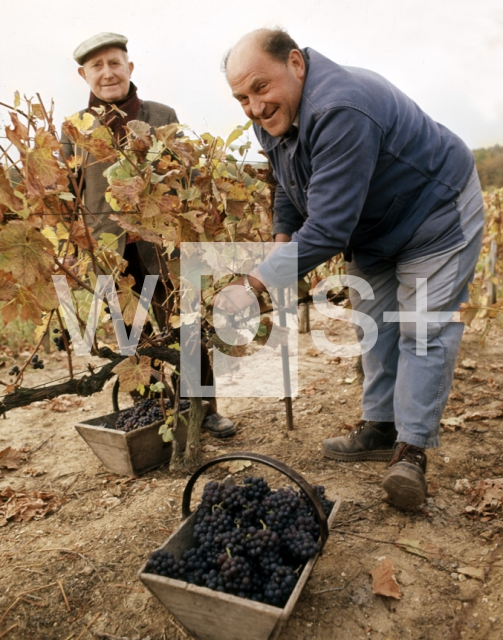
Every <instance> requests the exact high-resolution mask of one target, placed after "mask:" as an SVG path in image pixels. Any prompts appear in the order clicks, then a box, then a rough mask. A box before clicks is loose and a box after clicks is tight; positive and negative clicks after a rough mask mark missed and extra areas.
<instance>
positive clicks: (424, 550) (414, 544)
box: [395, 538, 442, 560]
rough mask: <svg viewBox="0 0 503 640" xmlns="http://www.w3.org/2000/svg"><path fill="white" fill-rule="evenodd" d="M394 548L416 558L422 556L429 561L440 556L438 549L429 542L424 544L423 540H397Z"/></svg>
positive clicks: (440, 551) (440, 552)
mask: <svg viewBox="0 0 503 640" xmlns="http://www.w3.org/2000/svg"><path fill="white" fill-rule="evenodd" d="M395 544H396V546H397V547H399V548H400V549H403V550H404V551H407V552H408V553H413V554H415V555H416V556H422V557H423V558H427V559H428V560H431V559H432V558H438V557H439V556H440V555H441V554H442V550H441V549H440V547H437V545H436V544H432V543H431V542H425V541H423V540H410V539H409V538H399V539H398V540H397V541H396V542H395Z"/></svg>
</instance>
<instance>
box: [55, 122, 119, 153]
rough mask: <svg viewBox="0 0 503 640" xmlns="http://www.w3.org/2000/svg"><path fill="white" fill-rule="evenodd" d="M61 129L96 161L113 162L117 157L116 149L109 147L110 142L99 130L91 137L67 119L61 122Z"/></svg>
mask: <svg viewBox="0 0 503 640" xmlns="http://www.w3.org/2000/svg"><path fill="white" fill-rule="evenodd" d="M98 128H100V127H98ZM62 129H63V132H64V133H65V134H66V135H67V136H68V138H69V139H70V140H71V141H72V142H74V143H75V144H76V145H77V146H78V147H80V148H81V149H83V150H84V151H88V152H89V153H90V154H92V155H93V156H94V158H95V159H96V160H97V161H98V162H113V161H114V160H116V159H117V151H115V149H113V148H112V147H111V145H110V142H108V141H107V140H103V138H102V137H101V134H100V133H99V132H98V133H96V134H95V135H94V136H93V137H91V136H86V135H84V134H83V133H81V132H80V131H79V130H78V129H77V127H76V126H75V125H74V124H72V123H71V122H70V121H69V120H65V122H63V125H62ZM93 133H94V132H93Z"/></svg>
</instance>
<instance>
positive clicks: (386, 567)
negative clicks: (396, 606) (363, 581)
mask: <svg viewBox="0 0 503 640" xmlns="http://www.w3.org/2000/svg"><path fill="white" fill-rule="evenodd" d="M370 574H371V576H372V579H373V580H372V592H373V593H375V594H376V595H378V596H386V597H388V598H396V599H397V600H400V598H401V597H402V592H401V591H400V587H399V586H398V582H397V581H396V578H395V568H394V567H393V563H392V562H391V560H390V559H389V558H386V559H385V560H384V561H383V562H382V564H380V565H379V566H378V567H376V568H375V569H373V570H372V571H371V572H370Z"/></svg>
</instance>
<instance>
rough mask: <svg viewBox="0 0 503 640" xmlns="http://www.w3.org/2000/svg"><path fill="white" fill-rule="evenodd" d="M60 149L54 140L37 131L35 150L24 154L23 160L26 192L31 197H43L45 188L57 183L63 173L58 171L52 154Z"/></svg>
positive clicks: (42, 130) (60, 170) (51, 136)
mask: <svg viewBox="0 0 503 640" xmlns="http://www.w3.org/2000/svg"><path fill="white" fill-rule="evenodd" d="M60 148H61V145H60V143H59V142H58V141H57V140H56V138H55V137H54V136H53V135H52V134H51V133H49V132H48V131H45V130H44V129H39V130H38V131H37V133H36V134H35V148H34V149H33V150H31V149H30V150H29V151H28V152H27V153H26V158H25V160H24V164H25V174H26V181H25V184H26V191H27V193H28V195H29V196H31V197H37V196H39V197H43V196H44V194H45V189H46V187H51V186H53V185H56V184H57V183H58V180H59V179H60V178H63V177H64V176H65V172H64V171H62V169H60V167H59V164H58V161H57V159H56V156H55V155H54V153H55V152H56V151H59V150H60Z"/></svg>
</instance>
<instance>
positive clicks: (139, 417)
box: [112, 398, 190, 433]
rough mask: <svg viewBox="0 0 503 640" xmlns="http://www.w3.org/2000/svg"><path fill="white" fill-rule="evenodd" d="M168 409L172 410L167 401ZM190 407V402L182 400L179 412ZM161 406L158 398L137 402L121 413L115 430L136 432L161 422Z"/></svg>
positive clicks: (166, 400) (143, 399)
mask: <svg viewBox="0 0 503 640" xmlns="http://www.w3.org/2000/svg"><path fill="white" fill-rule="evenodd" d="M165 406H166V408H170V407H171V404H170V402H169V400H168V399H167V398H166V399H165ZM189 406H190V401H189V400H180V404H179V410H180V411H185V409H187V408H188V407H189ZM163 418H164V416H163V413H162V409H161V405H160V402H159V399H158V398H142V399H141V400H138V401H137V402H135V404H134V405H133V406H132V407H129V409H124V411H121V414H120V416H119V417H118V418H117V420H116V422H115V426H114V427H112V428H113V429H117V430H119V431H125V432H126V433H128V432H129V431H134V430H135V429H139V428H140V427H146V426H147V425H149V424H152V423H153V422H159V420H163Z"/></svg>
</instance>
